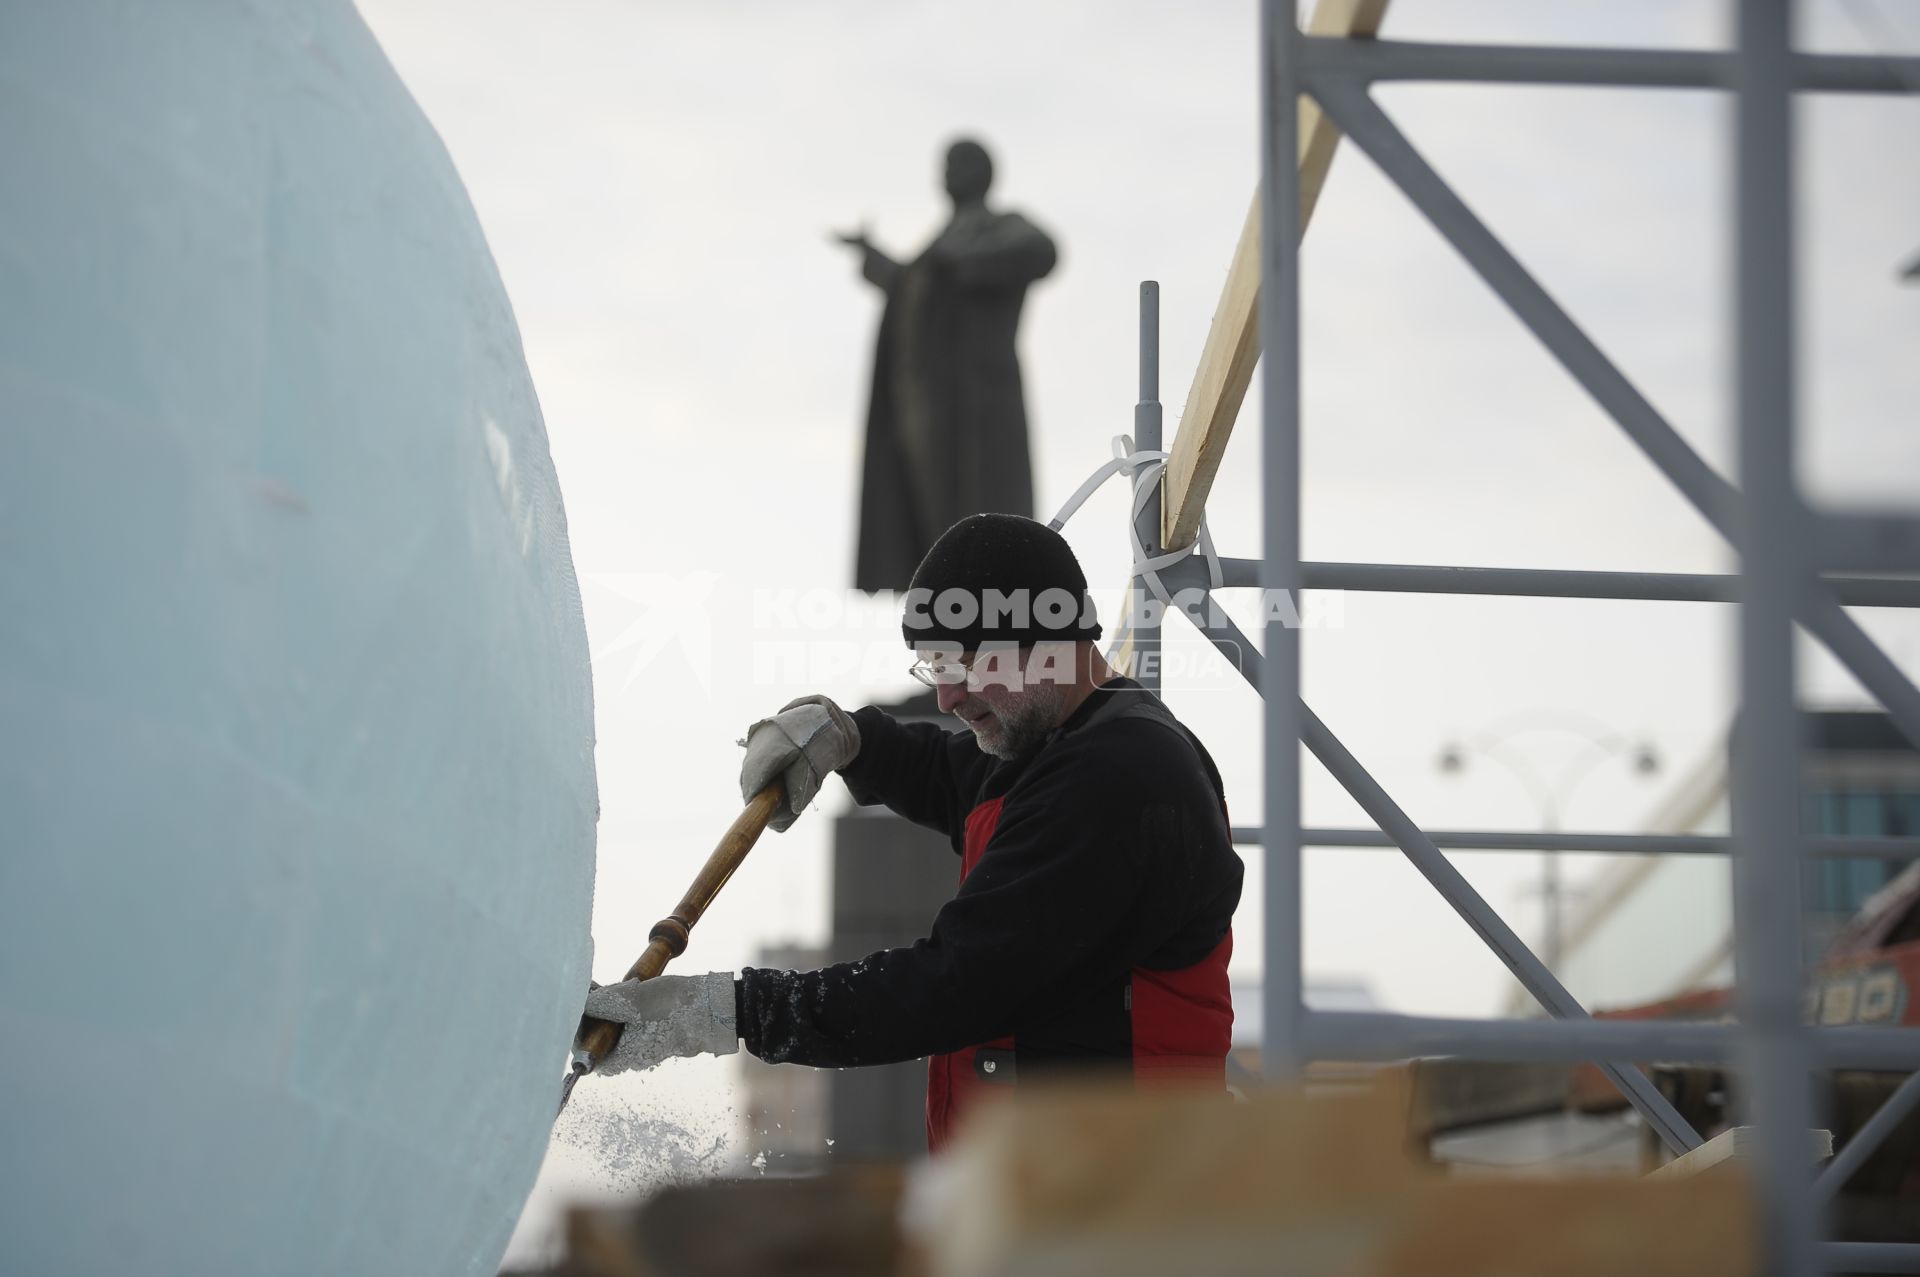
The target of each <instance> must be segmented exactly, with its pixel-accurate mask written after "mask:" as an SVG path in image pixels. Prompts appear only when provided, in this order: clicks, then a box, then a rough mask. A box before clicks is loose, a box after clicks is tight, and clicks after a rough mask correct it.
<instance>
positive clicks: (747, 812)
mask: <svg viewBox="0 0 1920 1277" xmlns="http://www.w3.org/2000/svg"><path fill="white" fill-rule="evenodd" d="M786 801H787V787H786V785H785V784H784V783H783V782H782V781H781V780H780V779H779V778H778V777H775V778H774V781H773V783H772V784H771V785H768V786H767V787H766V788H765V789H763V790H761V791H760V792H759V793H757V794H755V795H754V796H753V798H752V800H751V801H749V802H748V803H747V805H746V808H745V809H744V810H743V811H741V813H740V814H739V815H738V816H737V817H735V818H734V821H733V824H732V825H730V826H728V828H727V832H726V833H724V834H722V835H720V844H719V846H717V847H715V848H714V849H713V854H712V855H711V856H708V857H707V863H706V864H704V865H702V866H701V867H700V872H699V874H698V875H696V876H695V878H694V880H693V885H692V886H691V887H688V888H687V894H686V895H684V896H682V897H681V898H680V903H679V904H678V905H676V906H674V910H673V912H672V913H670V914H668V915H667V916H666V917H664V918H662V919H660V921H658V922H656V923H654V924H653V930H652V931H651V932H649V933H648V935H647V949H646V952H645V953H642V954H641V955H640V957H639V960H638V961H636V962H635V963H634V964H633V965H632V966H630V967H628V968H627V974H626V976H625V977H624V978H625V979H628V980H651V979H653V977H655V976H657V975H659V974H660V973H661V972H662V971H665V970H666V969H667V963H669V962H671V961H672V960H673V959H675V958H677V957H679V956H680V955H681V954H682V953H685V952H686V950H687V938H688V933H690V932H691V931H692V930H693V924H694V923H696V922H698V921H700V915H701V914H704V913H705V912H706V911H707V906H708V905H710V904H712V903H713V898H714V897H715V896H717V895H719V894H720V888H722V887H724V886H726V885H727V879H729V878H731V877H733V871H734V870H736V869H738V868H739V867H740V862H741V861H743V860H745V859H746V858H747V853H748V852H749V851H752V850H753V844H754V843H755V842H757V841H759V838H760V834H761V831H762V830H764V829H766V827H767V822H768V821H769V820H771V819H773V813H774V812H776V811H779V810H780V805H781V804H782V803H784V802H786ZM621 1027H622V1026H621V1025H619V1024H616V1023H614V1022H613V1021H611V1020H599V1019H595V1018H594V1017H593V1016H590V1015H583V1016H581V1017H580V1035H579V1043H580V1047H581V1049H582V1050H584V1051H585V1052H586V1053H587V1055H588V1056H589V1057H590V1058H591V1059H592V1061H593V1065H592V1067H596V1068H597V1067H598V1066H599V1064H600V1061H602V1060H604V1059H606V1058H607V1056H608V1055H609V1054H611V1053H612V1051H613V1048H614V1046H615V1044H617V1043H618V1042H619V1041H620V1030H621Z"/></svg>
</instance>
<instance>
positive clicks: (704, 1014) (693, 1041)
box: [575, 971, 740, 1073]
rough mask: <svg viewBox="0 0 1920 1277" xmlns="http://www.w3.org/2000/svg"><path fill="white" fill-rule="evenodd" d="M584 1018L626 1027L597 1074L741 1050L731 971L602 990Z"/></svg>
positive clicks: (663, 977) (622, 984) (657, 979)
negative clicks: (734, 1021) (685, 1057)
mask: <svg viewBox="0 0 1920 1277" xmlns="http://www.w3.org/2000/svg"><path fill="white" fill-rule="evenodd" d="M586 1012H587V1014H588V1015H590V1016H592V1017H593V1018H594V1019H596V1020H612V1021H613V1022H614V1023H616V1024H624V1025H625V1026H626V1028H625V1029H623V1030H621V1033H620V1042H619V1044H618V1045H617V1046H615V1047H614V1048H613V1053H612V1054H611V1055H609V1056H608V1057H607V1058H606V1059H604V1060H602V1061H601V1062H600V1065H599V1067H598V1068H596V1069H595V1070H594V1071H595V1072H596V1073H625V1072H628V1071H629V1070H632V1069H650V1068H652V1067H653V1066H654V1065H656V1064H658V1063H660V1061H662V1060H671V1059H675V1058H677V1057H681V1056H693V1055H732V1054H733V1053H734V1052H735V1051H738V1050H739V1049H740V1034H739V1032H738V1030H737V1029H736V1028H735V1027H734V1023H733V972H731V971H712V972H708V973H707V974H706V975H660V976H655V977H654V978H653V979H651V980H623V981H621V982H620V983H619V984H609V985H603V986H601V987H599V988H596V989H594V990H593V991H592V992H591V993H589V994H587V1006H586ZM575 1045H576V1046H578V1045H579V1044H578V1043H577V1042H576V1043H575Z"/></svg>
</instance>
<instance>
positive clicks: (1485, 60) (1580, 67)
mask: <svg viewBox="0 0 1920 1277" xmlns="http://www.w3.org/2000/svg"><path fill="white" fill-rule="evenodd" d="M1300 63H1301V66H1302V67H1303V68H1305V70H1306V72H1307V74H1308V75H1309V76H1310V77H1313V78H1316V79H1317V78H1321V77H1324V76H1329V75H1338V76H1342V77H1345V78H1348V79H1351V80H1354V81H1357V82H1360V83H1370V82H1373V81H1379V80H1426V81H1444V80H1453V81H1468V82H1472V83H1479V84H1589V85H1618V86H1621V87H1638V88H1668V89H1723V88H1725V87H1727V82H1728V79H1729V76H1730V74H1731V71H1732V59H1731V58H1730V57H1729V56H1728V55H1727V54H1724V53H1714V52H1709V51H1706V50H1700V51H1695V50H1691V49H1582V48H1570V47H1549V48H1541V47H1528V46H1525V45H1488V44H1424V43H1420V42H1417V41H1410V40H1340V39H1334V38H1331V37H1319V38H1312V37H1309V38H1308V39H1306V40H1304V41H1302V47H1301V52H1300ZM1791 66H1792V69H1793V75H1794V81H1795V83H1797V84H1798V85H1799V86H1800V87H1801V88H1803V89H1814V90H1819V91H1821V92H1829V93H1911V92H1913V86H1914V84H1915V82H1916V81H1920V58H1915V57H1910V56H1895V55H1888V54H1872V55H1867V56H1861V55H1858V54H1809V53H1800V54H1794V55H1793V56H1792V58H1791Z"/></svg>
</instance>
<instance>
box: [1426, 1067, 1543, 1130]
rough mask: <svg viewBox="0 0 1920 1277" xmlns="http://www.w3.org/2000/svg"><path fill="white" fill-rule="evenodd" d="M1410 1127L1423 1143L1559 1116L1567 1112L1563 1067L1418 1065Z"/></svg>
mask: <svg viewBox="0 0 1920 1277" xmlns="http://www.w3.org/2000/svg"><path fill="white" fill-rule="evenodd" d="M1412 1071H1413V1103H1412V1111H1411V1113H1410V1114H1409V1118H1408V1124H1409V1127H1410V1132H1409V1133H1410V1134H1411V1135H1412V1137H1413V1138H1414V1140H1415V1141H1417V1142H1420V1143H1424V1142H1426V1141H1427V1140H1430V1139H1432V1138H1433V1137H1434V1136H1436V1135H1444V1134H1446V1133H1447V1132H1449V1131H1460V1130H1467V1129H1469V1128H1471V1127H1475V1126H1485V1125H1487V1124H1489V1123H1493V1122H1507V1121H1512V1120H1513V1119H1515V1118H1522V1117H1533V1116H1536V1115H1537V1114H1541V1113H1553V1112H1558V1111H1560V1110H1562V1109H1565V1108H1566V1107H1567V1085H1568V1078H1569V1076H1570V1070H1569V1068H1568V1066H1567V1065H1565V1064H1538V1063H1529V1062H1524V1061H1513V1060H1507V1061H1482V1060H1462V1059H1455V1058H1452V1057H1441V1058H1437V1059H1426V1060H1415V1061H1414V1062H1413V1065H1412Z"/></svg>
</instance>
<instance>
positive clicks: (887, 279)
mask: <svg viewBox="0 0 1920 1277" xmlns="http://www.w3.org/2000/svg"><path fill="white" fill-rule="evenodd" d="M833 237H834V238H835V239H837V240H839V241H840V242H841V243H842V244H846V245H849V246H850V247H853V248H857V249H859V250H860V254H861V257H860V273H861V275H863V276H865V277H866V281H867V282H868V283H869V284H872V285H873V286H874V287H875V288H878V289H879V290H880V291H881V292H892V291H893V286H894V284H895V283H897V282H898V281H899V279H900V263H899V262H896V261H894V260H893V259H892V258H891V257H888V256H887V255H886V254H885V253H883V252H881V251H880V250H879V249H877V248H875V247H874V246H873V242H872V241H871V240H869V239H868V238H867V228H866V227H864V226H863V227H861V228H860V229H859V230H857V231H853V232H851V233H849V232H846V231H835V232H834V233H833Z"/></svg>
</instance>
